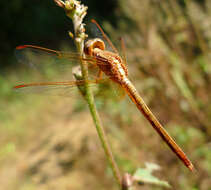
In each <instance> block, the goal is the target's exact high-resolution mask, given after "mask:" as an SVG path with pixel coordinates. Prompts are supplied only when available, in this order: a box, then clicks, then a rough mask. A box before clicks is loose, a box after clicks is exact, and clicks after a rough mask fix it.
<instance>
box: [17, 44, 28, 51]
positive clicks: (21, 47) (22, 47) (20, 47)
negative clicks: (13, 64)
mask: <svg viewBox="0 0 211 190" xmlns="http://www.w3.org/2000/svg"><path fill="white" fill-rule="evenodd" d="M26 47H27V45H19V46H17V47H16V48H15V49H17V50H19V49H24V48H26Z"/></svg>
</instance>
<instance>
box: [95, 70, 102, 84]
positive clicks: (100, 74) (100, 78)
mask: <svg viewBox="0 0 211 190" xmlns="http://www.w3.org/2000/svg"><path fill="white" fill-rule="evenodd" d="M102 76H103V71H101V70H100V69H99V71H98V74H97V78H96V82H97V83H98V82H99V81H100V80H102Z"/></svg>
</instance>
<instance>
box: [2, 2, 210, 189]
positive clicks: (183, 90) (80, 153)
mask: <svg viewBox="0 0 211 190" xmlns="http://www.w3.org/2000/svg"><path fill="white" fill-rule="evenodd" d="M82 2H83V3H84V4H86V5H88V6H89V9H88V17H87V18H86V20H87V23H88V22H89V20H90V18H95V19H96V20H97V21H99V22H100V24H102V27H103V28H104V29H105V30H106V31H107V33H108V34H109V35H110V36H111V39H112V41H114V42H115V41H117V42H118V40H116V39H118V37H119V36H123V37H124V39H125V40H126V46H127V57H128V67H129V76H130V78H131V80H132V81H133V82H134V84H135V86H136V87H137V89H138V90H139V91H140V93H141V95H142V96H143V98H144V99H145V101H146V102H147V104H148V105H149V107H150V108H151V109H152V110H153V112H154V113H155V115H156V116H157V117H158V118H159V120H160V121H161V122H162V123H163V124H164V126H165V127H166V128H167V130H168V131H169V133H170V134H171V135H172V136H173V137H174V138H175V139H176V141H177V142H178V144H179V145H181V147H182V148H183V149H184V151H185V152H186V153H187V155H188V156H189V157H190V159H191V160H192V161H193V163H194V165H195V167H196V172H195V173H194V174H192V173H190V172H189V171H188V170H187V169H186V168H185V167H184V166H183V165H182V164H181V163H180V162H179V161H178V159H177V158H176V157H175V155H173V153H171V152H170V150H169V149H168V148H167V147H166V146H164V145H163V143H161V140H160V138H159V137H158V135H156V133H155V132H154V130H153V129H152V128H151V126H150V125H149V124H148V122H147V121H146V120H145V119H144V118H143V117H142V116H140V113H139V112H138V111H137V110H136V108H135V106H134V105H133V104H132V103H131V102H130V101H129V100H128V99H127V98H126V99H124V100H122V101H119V100H117V99H118V98H115V97H113V94H111V93H110V91H111V90H108V89H109V88H107V87H105V88H104V89H103V94H102V93H101V94H100V93H99V92H98V93H97V95H96V96H97V99H96V101H97V105H98V109H99V111H100V113H101V117H102V118H103V121H104V126H105V128H106V131H107V133H108V136H109V140H110V143H111V144H112V148H113V152H114V154H115V157H116V159H117V162H118V164H119V166H120V168H121V169H122V170H123V171H128V172H134V171H135V169H136V168H137V167H139V166H141V167H143V166H144V164H145V162H146V161H147V162H154V163H157V164H159V165H160V166H161V167H162V169H163V170H162V171H160V172H159V173H157V176H158V177H160V178H161V179H164V180H166V181H168V182H169V183H170V184H171V185H172V187H173V188H174V189H192V190H199V189H200V190H209V189H210V188H211V182H210V178H211V153H210V149H211V142H210V140H211V126H210V123H211V101H210V99H211V85H210V84H211V83H210V80H211V64H210V56H211V54H210V48H211V47H210V46H211V43H210V42H211V32H210V31H211V2H210V1H209V0H203V1H198V0H169V1H162V2H161V1H157V0H148V1H144V0H142V1H140V0H133V1H125V0H118V1H115V0H113V1H112V0H110V1H102V2H100V3H99V1H91V0H90V1H89V0H87V1H82ZM1 9H2V11H1V18H0V19H1V21H2V23H3V25H2V30H1V31H0V34H1V35H0V38H1V45H0V47H1V54H0V60H1V69H0V99H1V101H0V110H1V111H0V170H1V173H0V182H1V186H2V188H3V189H8V190H10V189H11V190H12V189H20V190H24V189H27V190H28V189H30V190H33V189H84V188H86V189H90V190H91V189H108V188H109V189H116V187H114V186H113V184H114V183H113V180H112V175H111V172H110V171H109V169H108V167H107V165H106V160H105V158H104V155H103V151H102V149H101V147H100V145H99V142H98V139H97V136H96V132H95V131H94V127H93V123H92V120H91V118H90V116H89V113H88V111H87V109H86V105H85V102H84V101H83V100H82V98H79V97H77V96H76V95H72V96H71V98H65V97H63V96H62V97H60V96H58V97H54V96H53V97H49V96H37V95H32V94H28V93H26V94H25V93H24V94H19V93H14V92H13V91H12V90H11V87H12V86H14V85H15V84H17V81H20V80H23V81H27V80H29V79H30V78H31V77H32V76H34V75H33V74H32V73H30V72H28V71H25V70H23V68H22V66H21V65H20V64H18V63H17V61H15V56H14V55H13V52H14V47H15V46H17V45H20V44H27V43H30V44H36V45H41V46H45V47H49V48H53V49H60V48H64V47H67V46H68V44H69V43H71V39H70V38H69V37H68V35H67V31H71V21H70V20H68V18H67V17H66V16H65V13H64V12H63V10H62V9H60V8H58V7H56V6H55V4H54V2H53V1H38V0H36V1H35V0H34V1H18V0H13V1H11V2H8V1H2V2H1ZM68 74H69V73H68V72H64V73H63V78H64V76H67V75H68ZM47 75H48V76H49V75H50V77H48V78H54V76H55V78H56V79H57V80H59V77H58V78H57V76H58V75H59V72H58V73H57V71H55V72H52V71H51V70H50V72H48V71H47ZM35 77H36V75H35ZM37 77H39V76H37ZM38 80H41V79H38ZM81 121H83V122H81ZM137 189H161V188H160V187H156V186H149V185H142V186H140V187H137Z"/></svg>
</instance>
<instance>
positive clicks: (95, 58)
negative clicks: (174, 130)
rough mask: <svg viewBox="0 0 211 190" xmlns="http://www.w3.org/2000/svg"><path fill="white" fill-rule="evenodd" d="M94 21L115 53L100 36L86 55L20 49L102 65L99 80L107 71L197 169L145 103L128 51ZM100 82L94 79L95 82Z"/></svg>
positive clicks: (181, 156) (188, 164)
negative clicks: (131, 70)
mask: <svg viewBox="0 0 211 190" xmlns="http://www.w3.org/2000/svg"><path fill="white" fill-rule="evenodd" d="M92 22H93V23H94V24H95V25H96V26H97V28H98V29H99V30H100V32H101V34H102V36H103V38H104V40H105V41H107V43H108V44H109V45H110V46H111V47H112V49H113V52H111V51H108V50H106V49H105V43H104V41H103V40H102V39H100V38H95V39H90V40H88V41H87V42H86V43H85V48H84V53H85V55H86V57H85V58H83V57H80V56H79V55H77V54H74V53H63V52H60V51H56V50H51V49H47V48H43V47H39V46H33V45H22V46H18V47H17V48H16V49H17V50H23V49H34V50H41V51H45V52H48V53H51V54H54V55H56V56H58V57H60V58H67V59H69V60H81V61H85V62H88V63H91V65H95V66H97V67H98V68H99V73H98V78H97V80H96V81H100V79H101V77H102V74H103V73H104V74H105V75H106V76H108V77H109V78H110V79H111V80H112V81H113V82H115V83H116V84H118V85H119V86H120V87H122V89H124V91H125V92H126V93H127V94H128V96H129V97H130V99H131V100H132V102H133V103H134V104H135V105H136V107H137V108H138V109H139V111H140V112H141V113H142V114H143V115H144V116H145V118H146V119H147V120H148V121H149V122H150V124H151V125H152V127H153V128H154V129H155V130H156V132H157V133H158V134H159V135H160V137H161V138H162V139H163V140H164V142H165V143H166V144H167V145H168V146H169V148H170V149H171V150H172V151H173V152H174V153H175V154H176V155H177V157H178V158H179V159H180V160H181V161H182V162H183V163H184V165H185V166H186V167H188V168H189V169H190V170H191V171H193V170H194V166H193V164H192V163H191V161H190V160H189V159H188V157H187V156H186V155H185V153H184V152H183V151H182V149H181V148H180V147H179V146H178V145H177V144H176V142H175V141H174V140H173V138H172V137H171V136H170V135H169V134H168V133H167V131H166V130H165V129H164V127H163V126H162V125H161V123H160V122H159V121H158V119H157V118H156V117H155V116H154V114H153V113H152V112H151V111H150V109H149V108H148V106H147V105H146V104H145V102H144V100H143V99H142V98H141V96H140V95H139V93H138V91H137V90H136V88H135V87H134V85H133V83H132V82H131V81H130V80H129V78H128V69H127V65H126V58H125V54H124V55H123V58H121V57H120V56H119V53H118V51H117V49H116V48H115V46H114V45H113V44H112V42H111V41H110V39H109V38H108V37H107V35H106V34H105V33H104V31H103V30H102V28H101V27H100V26H99V24H98V23H97V22H96V21H95V20H92ZM121 42H122V48H123V50H124V43H123V41H122V40H121ZM96 81H93V82H94V83H95V82H96ZM83 84H84V81H83V80H82V81H67V82H40V83H28V84H20V85H17V86H15V87H14V88H15V89H24V88H29V87H47V88H48V87H50V86H63V87H73V86H77V85H83Z"/></svg>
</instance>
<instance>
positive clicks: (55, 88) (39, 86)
mask: <svg viewBox="0 0 211 190" xmlns="http://www.w3.org/2000/svg"><path fill="white" fill-rule="evenodd" d="M88 83H89V85H90V87H91V88H92V89H97V87H98V85H97V84H98V83H99V81H98V82H96V81H95V80H90V81H88ZM83 86H84V81H83V80H78V81H65V82H37V83H36V82H35V83H27V84H18V85H16V86H14V87H13V90H15V92H18V93H33V94H34V93H37V94H44V95H59V96H66V97H69V96H71V93H72V92H74V91H76V90H78V88H83Z"/></svg>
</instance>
